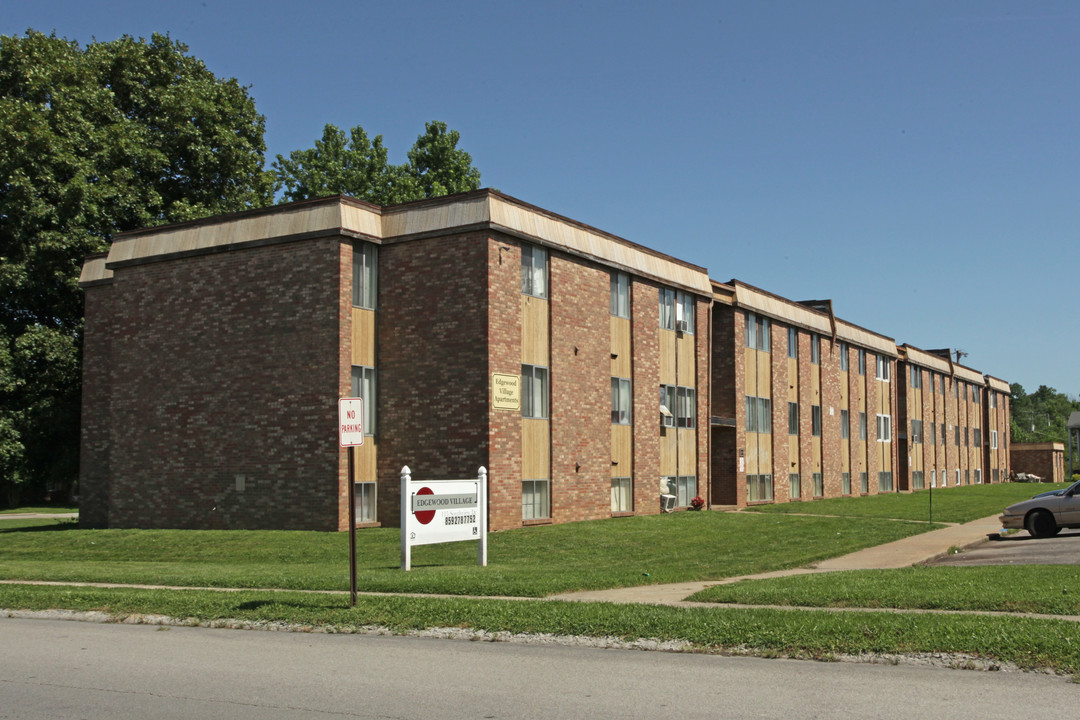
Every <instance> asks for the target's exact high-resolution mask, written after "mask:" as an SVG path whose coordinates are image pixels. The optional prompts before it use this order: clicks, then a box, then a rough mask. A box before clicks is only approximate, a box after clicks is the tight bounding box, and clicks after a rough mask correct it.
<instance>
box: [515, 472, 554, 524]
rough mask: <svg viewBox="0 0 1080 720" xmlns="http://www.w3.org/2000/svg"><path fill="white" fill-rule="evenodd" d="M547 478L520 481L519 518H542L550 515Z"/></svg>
mask: <svg viewBox="0 0 1080 720" xmlns="http://www.w3.org/2000/svg"><path fill="white" fill-rule="evenodd" d="M549 485H550V483H549V482H548V481H547V480H522V481H521V519H522V520H544V519H546V518H549V517H551V503H550V502H549V498H548V487H549Z"/></svg>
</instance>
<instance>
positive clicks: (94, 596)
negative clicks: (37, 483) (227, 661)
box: [0, 585, 1080, 675]
mask: <svg viewBox="0 0 1080 720" xmlns="http://www.w3.org/2000/svg"><path fill="white" fill-rule="evenodd" d="M0 607H3V608H7V609H24V610H47V609H50V608H64V609H71V610H79V611H100V612H104V613H108V614H110V615H112V616H113V617H114V619H117V620H120V619H123V618H125V617H127V616H131V615H137V614H139V615H142V614H157V615H166V616H170V617H174V618H179V619H181V620H183V621H184V622H185V623H187V624H199V623H202V624H208V623H213V622H221V621H227V620H239V621H246V622H252V623H288V624H292V625H300V626H310V627H312V628H323V629H327V630H328V631H332V632H355V631H357V630H358V629H361V628H364V627H365V626H379V627H387V628H391V629H393V630H395V631H398V632H402V631H409V630H422V629H428V628H447V627H448V628H472V629H474V630H481V631H487V632H491V633H499V632H507V633H551V634H555V635H568V636H589V637H601V638H602V637H615V638H620V639H623V640H628V641H634V640H639V639H659V640H681V641H687V642H689V643H692V644H693V646H694V647H695V648H698V649H701V650H706V651H711V652H749V653H752V654H757V655H764V656H777V655H790V656H794V657H802V658H817V659H831V658H835V657H836V656H838V655H865V654H878V655H889V654H913V653H919V654H922V653H928V654H943V653H948V654H959V655H965V656H973V657H977V658H982V659H990V660H994V661H997V662H1011V663H1015V664H1016V665H1018V666H1020V667H1021V668H1025V669H1049V670H1053V671H1056V672H1059V673H1064V674H1073V675H1075V674H1077V673H1080V644H1078V643H1076V642H1075V633H1076V625H1075V623H1069V622H1066V621H1056V620H1035V619H1028V618H1019V617H985V616H964V615H910V614H896V613H888V612H845V613H835V612H829V611H824V610H800V611H792V610H771V609H760V610H758V609H729V608H716V609H713V608H671V607H658V606H651V605H614V604H610V603H570V602H549V601H510V600H470V599H464V598H458V599H438V598H418V597H365V596H361V597H360V599H359V601H358V604H357V607H356V608H350V607H349V606H348V597H347V596H341V595H337V596H335V595H319V594H299V593H288V592H283V593H265V592H255V591H242V592H238V593H226V592H214V591H193V590H183V591H159V590H136V589H126V588H125V589H104V588H78V587H73V588H56V587H41V586H20V585H4V586H0ZM954 662H956V663H957V664H958V665H959V666H961V667H963V666H964V665H965V664H964V660H963V659H962V658H960V659H956V660H954Z"/></svg>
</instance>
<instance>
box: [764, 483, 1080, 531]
mask: <svg viewBox="0 0 1080 720" xmlns="http://www.w3.org/2000/svg"><path fill="white" fill-rule="evenodd" d="M1063 487H1068V485H1067V484H1066V483H1039V484H1031V483H1002V484H999V485H964V486H961V487H949V488H937V489H934V490H917V491H915V492H913V493H886V494H883V495H872V496H869V497H846V498H826V499H823V500H811V501H807V502H789V503H777V504H775V505H755V506H754V507H752V508H748V510H749V511H752V512H759V513H770V514H772V513H780V514H800V513H807V514H820V515H842V516H845V517H862V518H871V517H877V518H898V519H903V520H923V521H926V520H929V518H930V503H931V497H932V499H933V511H934V522H946V523H966V522H971V521H972V520H978V519H979V518H984V517H988V516H990V515H998V514H1000V513H1001V511H1002V510H1004V509H1005V506H1007V505H1012V504H1013V503H1015V502H1020V501H1021V500H1027V499H1028V498H1030V497H1031V496H1032V495H1035V494H1036V493H1041V492H1045V491H1047V490H1057V489H1059V488H1063Z"/></svg>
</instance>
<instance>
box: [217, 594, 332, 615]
mask: <svg viewBox="0 0 1080 720" xmlns="http://www.w3.org/2000/svg"><path fill="white" fill-rule="evenodd" d="M316 598H317V596H313V597H312V599H311V601H310V602H308V601H299V600H249V601H247V602H244V603H240V604H239V605H237V606H236V609H237V610H250V611H257V610H262V609H264V608H273V607H279V608H280V607H287V608H292V609H293V610H305V611H306V610H314V609H325V610H341V609H342V608H348V607H349V598H348V597H345V598H341V599H337V598H326V599H324V598H318V599H316Z"/></svg>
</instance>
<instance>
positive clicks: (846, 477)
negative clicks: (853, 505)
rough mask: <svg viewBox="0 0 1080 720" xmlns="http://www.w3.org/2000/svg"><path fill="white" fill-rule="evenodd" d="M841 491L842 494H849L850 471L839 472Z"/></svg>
mask: <svg viewBox="0 0 1080 720" xmlns="http://www.w3.org/2000/svg"><path fill="white" fill-rule="evenodd" d="M840 483H841V490H840V491H841V492H842V493H843V494H844V495H850V494H851V473H849V472H846V473H840Z"/></svg>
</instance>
